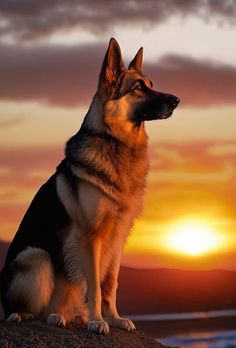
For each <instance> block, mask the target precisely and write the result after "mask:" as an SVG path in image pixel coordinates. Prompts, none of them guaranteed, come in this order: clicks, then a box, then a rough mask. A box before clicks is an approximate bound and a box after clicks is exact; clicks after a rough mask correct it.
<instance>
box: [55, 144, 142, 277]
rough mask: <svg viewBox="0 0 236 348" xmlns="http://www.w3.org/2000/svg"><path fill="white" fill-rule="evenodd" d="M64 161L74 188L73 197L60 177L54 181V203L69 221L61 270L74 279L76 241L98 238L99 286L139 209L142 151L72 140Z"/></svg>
mask: <svg viewBox="0 0 236 348" xmlns="http://www.w3.org/2000/svg"><path fill="white" fill-rule="evenodd" d="M67 156H68V157H67V159H68V162H69V163H70V168H71V171H72V172H73V175H74V176H76V178H77V183H76V192H73V190H75V186H74V187H72V186H71V185H70V183H69V182H68V180H67V178H66V177H65V176H64V175H63V174H61V175H59V176H58V178H57V187H58V194H59V197H60V199H61V201H62V202H63V204H64V206H65V208H66V210H67V212H68V214H69V216H70V218H71V220H72V225H71V227H70V232H69V235H68V238H67V240H66V242H65V245H64V255H65V263H66V268H67V271H68V274H69V278H70V279H72V280H75V279H77V278H78V277H80V275H81V274H83V260H82V250H81V247H83V245H82V243H81V240H83V239H84V238H96V237H99V238H100V239H101V240H102V257H101V265H100V270H101V274H100V276H101V281H102V279H103V278H104V276H105V274H106V272H107V270H108V268H109V265H110V263H111V261H112V258H113V257H115V255H116V254H117V251H119V250H122V248H123V245H124V243H125V240H126V238H127V236H128V234H129V231H130V229H131V227H132V224H133V221H134V219H135V218H136V217H137V216H138V215H139V213H140V211H141V208H142V197H143V191H144V187H145V182H146V174H147V169H148V160H147V152H146V146H144V147H142V148H139V149H134V148H133V149H131V148H128V147H126V146H125V145H124V144H122V143H117V142H115V141H114V140H113V139H105V140H104V138H103V139H101V138H100V137H97V139H94V138H93V139H91V138H90V137H86V138H85V139H83V141H82V140H81V139H80V138H77V139H73V138H72V141H70V142H69V145H68V147H67ZM78 266H79V267H78Z"/></svg>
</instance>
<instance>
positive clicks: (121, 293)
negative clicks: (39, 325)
mask: <svg viewBox="0 0 236 348" xmlns="http://www.w3.org/2000/svg"><path fill="white" fill-rule="evenodd" d="M7 248H8V244H7V243H4V242H2V241H0V269H1V268H2V266H3V262H4V259H5V256H6V252H7ZM118 308H119V310H120V312H121V313H123V314H151V313H168V312H172V313H173V312H189V311H206V310H216V309H233V308H236V272H232V271H217V270H216V271H182V270H171V269H156V270H150V269H149V270H141V269H134V268H128V267H121V271H120V276H119V287H118Z"/></svg>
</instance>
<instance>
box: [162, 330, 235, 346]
mask: <svg viewBox="0 0 236 348" xmlns="http://www.w3.org/2000/svg"><path fill="white" fill-rule="evenodd" d="M157 341H159V342H161V343H163V344H166V345H170V346H179V347H181V348H236V331H217V332H198V333H193V334H184V335H177V336H173V337H168V338H164V339H163V338H162V339H157Z"/></svg>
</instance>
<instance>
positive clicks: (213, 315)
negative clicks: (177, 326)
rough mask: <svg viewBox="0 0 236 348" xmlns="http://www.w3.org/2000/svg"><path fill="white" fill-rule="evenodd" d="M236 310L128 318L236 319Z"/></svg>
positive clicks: (157, 319) (142, 315)
mask: <svg viewBox="0 0 236 348" xmlns="http://www.w3.org/2000/svg"><path fill="white" fill-rule="evenodd" d="M235 316H236V309H226V310H220V311H208V312H186V313H165V314H135V315H129V316H128V317H129V318H130V319H131V320H134V321H166V320H188V319H210V318H226V317H235Z"/></svg>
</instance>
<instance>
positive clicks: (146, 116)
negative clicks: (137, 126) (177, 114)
mask: <svg viewBox="0 0 236 348" xmlns="http://www.w3.org/2000/svg"><path fill="white" fill-rule="evenodd" d="M173 112H174V110H168V111H166V112H165V113H158V114H156V115H155V114H152V115H150V114H146V113H144V114H143V116H142V117H141V118H142V121H153V120H165V119H166V118H169V117H170V116H171V115H172V114H173Z"/></svg>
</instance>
